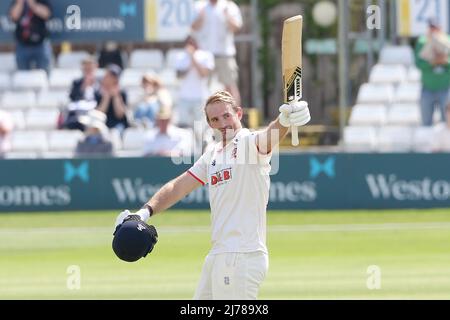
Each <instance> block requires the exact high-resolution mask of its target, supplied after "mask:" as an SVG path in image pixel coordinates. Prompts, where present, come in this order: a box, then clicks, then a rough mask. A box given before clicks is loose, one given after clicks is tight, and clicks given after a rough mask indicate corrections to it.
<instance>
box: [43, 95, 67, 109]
mask: <svg viewBox="0 0 450 320" xmlns="http://www.w3.org/2000/svg"><path fill="white" fill-rule="evenodd" d="M69 100H70V99H69V94H68V92H67V91H61V90H59V91H47V90H44V91H41V92H39V93H38V96H37V105H36V106H37V107H38V108H40V109H60V108H62V107H64V106H65V105H66V104H68V103H69Z"/></svg>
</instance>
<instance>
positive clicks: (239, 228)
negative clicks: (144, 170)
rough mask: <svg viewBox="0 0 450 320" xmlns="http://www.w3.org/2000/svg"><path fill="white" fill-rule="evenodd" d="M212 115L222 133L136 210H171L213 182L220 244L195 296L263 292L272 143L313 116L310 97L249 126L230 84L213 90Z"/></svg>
mask: <svg viewBox="0 0 450 320" xmlns="http://www.w3.org/2000/svg"><path fill="white" fill-rule="evenodd" d="M204 111H205V116H206V120H207V122H208V124H209V126H210V127H211V128H213V129H214V131H215V132H216V133H218V136H219V137H220V138H221V139H220V140H219V142H218V143H217V144H216V145H215V146H213V147H212V148H210V149H209V150H207V151H206V152H205V153H204V154H203V155H202V156H201V157H200V158H199V159H198V160H197V161H196V162H195V164H194V165H193V166H192V167H191V168H190V169H189V170H188V171H186V172H184V173H183V174H181V175H180V176H178V177H177V178H175V179H174V180H172V181H170V182H168V183H167V184H165V185H164V186H163V187H162V188H161V189H160V190H159V191H158V192H156V194H155V195H154V196H153V197H151V199H150V200H149V201H148V202H147V203H146V204H145V205H144V206H143V208H142V209H140V210H139V211H137V212H136V213H130V211H128V210H125V211H123V212H122V213H120V215H119V216H118V217H117V220H116V227H117V226H119V225H120V224H121V223H122V222H123V220H124V219H125V218H126V217H127V216H129V215H136V216H138V217H140V219H141V220H142V221H144V222H145V221H146V220H147V219H149V217H150V216H153V215H155V214H157V213H160V212H163V211H165V210H167V209H168V208H170V207H171V206H173V205H174V204H175V203H177V202H178V201H180V200H181V199H183V198H184V197H185V196H186V195H187V194H189V193H190V192H192V191H193V190H195V189H196V188H198V187H200V186H203V185H206V184H208V187H209V197H210V206H211V223H212V230H211V231H212V248H211V250H210V252H209V254H208V255H207V256H206V259H205V262H204V265H203V270H202V273H201V277H200V281H199V283H198V287H197V290H196V292H195V295H194V299H201V300H210V299H215V300H217V299H218V300H230V299H233V300H247V299H256V298H257V295H258V290H259V287H260V285H261V283H262V282H263V280H264V278H265V276H266V273H267V270H268V266H269V261H268V252H267V246H266V207H267V203H268V199H269V186H270V178H269V172H270V160H271V156H272V150H273V149H274V147H275V146H276V145H277V144H278V143H279V142H280V141H281V139H283V138H284V137H285V136H286V134H287V132H288V130H289V128H290V127H291V126H303V125H305V124H306V123H308V122H309V121H310V119H311V117H310V112H309V109H308V104H307V103H306V102H305V101H300V102H296V103H292V104H283V105H282V106H281V107H280V108H279V111H280V115H279V116H278V117H277V119H276V120H275V121H273V122H271V123H270V124H269V126H268V127H267V128H265V129H263V130H261V131H256V132H250V131H249V130H248V129H245V128H243V127H242V124H241V119H242V114H243V111H242V109H241V108H240V107H239V106H238V105H237V104H236V102H235V100H234V98H233V97H232V96H231V95H230V94H229V93H228V92H225V91H219V92H217V93H215V94H213V95H212V96H211V97H209V99H208V100H207V102H206V104H205V107H204Z"/></svg>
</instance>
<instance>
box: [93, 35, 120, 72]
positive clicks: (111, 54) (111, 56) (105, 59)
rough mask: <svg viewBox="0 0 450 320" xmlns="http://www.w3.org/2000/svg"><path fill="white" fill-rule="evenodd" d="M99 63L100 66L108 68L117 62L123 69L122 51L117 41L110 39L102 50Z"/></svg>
mask: <svg viewBox="0 0 450 320" xmlns="http://www.w3.org/2000/svg"><path fill="white" fill-rule="evenodd" d="M98 64H99V65H100V68H106V67H107V66H109V65H110V64H115V65H117V66H119V67H120V68H121V69H123V57H122V52H121V51H120V49H119V45H118V44H117V42H115V41H108V42H106V43H105V44H104V45H103V46H102V49H101V50H100V54H99V58H98Z"/></svg>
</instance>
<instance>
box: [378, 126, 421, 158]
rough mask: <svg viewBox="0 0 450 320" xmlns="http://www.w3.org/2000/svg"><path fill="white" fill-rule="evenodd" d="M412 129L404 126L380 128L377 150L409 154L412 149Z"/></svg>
mask: <svg viewBox="0 0 450 320" xmlns="http://www.w3.org/2000/svg"><path fill="white" fill-rule="evenodd" d="M412 133H413V129H412V128H410V127H404V126H387V127H381V128H380V131H379V133H378V142H377V149H378V150H379V151H381V152H409V151H411V148H412Z"/></svg>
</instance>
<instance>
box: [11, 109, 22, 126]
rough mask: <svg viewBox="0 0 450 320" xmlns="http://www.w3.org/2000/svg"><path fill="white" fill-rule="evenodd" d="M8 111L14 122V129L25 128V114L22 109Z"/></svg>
mask: <svg viewBox="0 0 450 320" xmlns="http://www.w3.org/2000/svg"><path fill="white" fill-rule="evenodd" d="M8 113H9V114H10V115H11V117H12V119H13V122H14V130H23V129H25V115H24V112H23V111H22V110H10V111H8Z"/></svg>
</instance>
